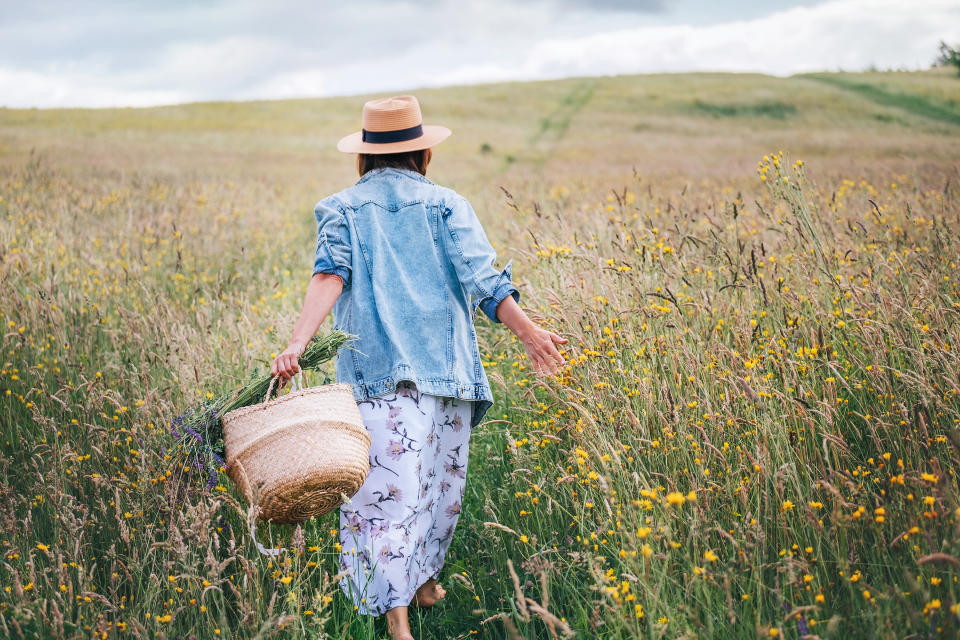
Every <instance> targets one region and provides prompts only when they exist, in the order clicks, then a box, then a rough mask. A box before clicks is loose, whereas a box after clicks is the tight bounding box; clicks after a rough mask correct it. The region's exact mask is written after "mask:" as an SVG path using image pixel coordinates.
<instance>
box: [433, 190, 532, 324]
mask: <svg viewBox="0 0 960 640" xmlns="http://www.w3.org/2000/svg"><path fill="white" fill-rule="evenodd" d="M443 226H444V231H445V233H443V234H442V235H443V239H444V242H445V243H446V248H447V255H448V256H449V257H450V260H451V262H453V265H454V268H455V269H456V271H457V276H458V277H459V278H460V283H461V285H463V287H464V289H465V290H466V291H467V293H469V294H470V296H471V298H472V299H473V301H472V303H471V304H472V307H473V312H474V314H476V311H477V307H478V306H479V307H480V309H481V310H482V311H483V312H484V313H485V314H487V316H488V317H489V318H490V319H491V320H493V321H494V322H500V320H499V319H498V318H497V307H498V306H499V305H500V303H501V302H502V301H503V300H504V298H506V297H507V296H513V299H514V300H516V301H518V302H519V301H520V292H519V291H517V288H516V287H514V286H513V260H511V261H509V262H508V263H507V266H506V267H504V269H503V270H502V271H497V270H496V269H495V268H494V266H493V262H494V260H495V259H496V257H497V254H496V252H495V251H494V249H493V247H492V246H491V245H490V242H489V240H487V235H486V233H484V231H483V227H482V226H481V225H480V220H479V219H478V218H477V214H476V212H474V210H473V207H472V206H470V203H469V202H467V200H466V199H464V198H462V197H461V198H457V199H456V200H455V201H454V202H453V203H452V204H451V205H450V206H449V207H447V208H445V209H444V211H443Z"/></svg>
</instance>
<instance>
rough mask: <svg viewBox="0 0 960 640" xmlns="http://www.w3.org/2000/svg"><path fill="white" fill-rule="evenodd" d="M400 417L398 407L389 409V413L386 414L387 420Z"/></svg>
mask: <svg viewBox="0 0 960 640" xmlns="http://www.w3.org/2000/svg"><path fill="white" fill-rule="evenodd" d="M399 415H400V407H390V411H389V412H387V417H388V418H396V417H397V416H399Z"/></svg>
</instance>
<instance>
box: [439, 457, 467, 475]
mask: <svg viewBox="0 0 960 640" xmlns="http://www.w3.org/2000/svg"><path fill="white" fill-rule="evenodd" d="M443 468H444V469H446V470H447V473H449V474H450V475H452V476H456V477H458V478H466V477H467V472H466V471H465V470H464V468H463V466H462V465H461V464H460V463H459V462H457V461H456V460H454V461H453V462H445V463H444V464H443Z"/></svg>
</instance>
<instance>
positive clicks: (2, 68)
mask: <svg viewBox="0 0 960 640" xmlns="http://www.w3.org/2000/svg"><path fill="white" fill-rule="evenodd" d="M601 5H602V6H601ZM76 6H79V5H76ZM666 6H667V5H666V3H665V2H661V1H660V0H641V1H640V2H629V1H627V0H601V2H599V4H598V3H597V2H589V1H588V0H524V1H514V2H511V1H509V0H457V1H454V0H426V1H422V2H414V1H413V0H407V1H396V0H395V1H388V0H371V1H369V2H365V3H362V4H360V3H333V2H316V3H309V4H301V3H299V2H296V1H295V0H274V2H272V3H271V4H270V5H269V6H268V5H266V4H265V3H261V2H257V1H254V0H242V1H240V2H229V3H227V2H225V0H211V1H208V2H204V3H184V4H183V5H182V6H174V7H173V9H170V5H169V4H168V3H152V4H146V5H140V4H137V5H136V6H134V5H133V4H130V3H121V4H114V3H112V2H107V1H106V0H100V2H96V3H93V4H85V5H84V8H83V10H82V11H81V10H78V9H75V8H74V7H75V5H73V4H69V5H64V7H60V8H57V10H56V11H55V10H54V8H53V7H51V6H50V5H49V4H45V3H43V2H40V3H39V4H36V3H21V4H20V5H17V6H16V7H14V8H11V9H10V10H9V11H7V10H6V9H5V11H6V15H5V17H4V21H3V22H2V23H0V103H3V104H6V105H8V106H113V105H132V106H139V105H149V104H160V103H171V102H182V101H194V100H232V99H251V98H286V97H300V96H304V97H306V96H322V95H345V94H356V93H372V92H388V91H395V90H403V89H412V88H415V87H420V86H440V85H448V84H471V83H477V82H490V81H503V80H526V79H539V78H556V77H564V76H570V75H603V74H620V73H644V72H659V71H697V70H716V71H757V72H765V73H774V74H790V73H796V72H800V71H810V70H821V69H837V68H845V69H862V68H865V67H867V66H869V65H871V64H873V65H876V66H879V67H909V68H917V67H925V66H928V65H929V63H930V61H931V60H932V59H933V57H934V56H935V54H936V48H937V44H938V42H939V41H940V40H941V39H944V40H947V41H956V40H960V3H957V2H955V1H954V0H916V1H914V2H911V3H903V2H895V1H893V0H829V1H827V2H823V3H821V4H818V5H815V6H805V7H804V6H800V7H794V8H790V9H785V10H781V11H776V12H774V13H771V14H769V15H765V16H759V17H753V18H749V19H738V20H733V19H730V18H728V19H725V20H722V21H721V22H715V23H713V24H690V23H689V21H687V23H675V24H664V21H665V20H669V19H670V16H673V15H674V14H668V13H667V12H666V9H665V7H666ZM598 7H599V8H598ZM654 23H656V24H654Z"/></svg>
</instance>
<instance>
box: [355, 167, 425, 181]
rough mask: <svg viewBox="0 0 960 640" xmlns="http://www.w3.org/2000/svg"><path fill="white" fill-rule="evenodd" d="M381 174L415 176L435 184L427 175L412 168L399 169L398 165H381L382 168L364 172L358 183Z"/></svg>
mask: <svg viewBox="0 0 960 640" xmlns="http://www.w3.org/2000/svg"><path fill="white" fill-rule="evenodd" d="M381 175H382V176H391V175H392V176H398V177H399V176H406V177H408V178H413V179H414V180H419V181H420V182H426V183H427V184H433V182H432V181H431V180H429V179H427V177H426V176H424V175H421V174H419V173H417V172H416V171H411V170H410V169H398V168H397V167H380V168H377V169H371V170H370V171H367V172H366V173H365V174H363V176H361V178H360V179H359V180H357V182H356V184H361V183H363V182H366V181H367V180H369V179H370V178H374V177H377V176H381Z"/></svg>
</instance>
